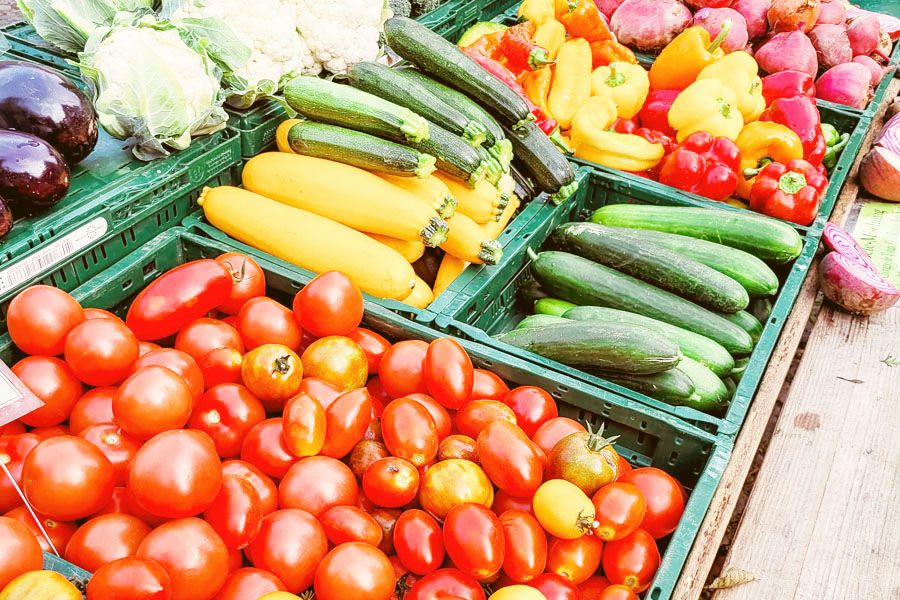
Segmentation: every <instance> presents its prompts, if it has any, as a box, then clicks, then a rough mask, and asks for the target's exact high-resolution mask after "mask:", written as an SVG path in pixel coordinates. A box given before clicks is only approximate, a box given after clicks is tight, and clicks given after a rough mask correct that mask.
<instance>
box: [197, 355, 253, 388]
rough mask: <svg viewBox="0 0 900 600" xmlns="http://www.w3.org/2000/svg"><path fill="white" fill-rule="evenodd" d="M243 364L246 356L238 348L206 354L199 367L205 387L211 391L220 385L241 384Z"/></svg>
mask: <svg viewBox="0 0 900 600" xmlns="http://www.w3.org/2000/svg"><path fill="white" fill-rule="evenodd" d="M243 362H244V355H243V354H241V352H240V351H239V350H238V349H237V348H231V347H228V346H226V347H223V348H215V349H214V350H210V351H209V352H207V353H206V354H204V355H203V358H201V359H200V361H199V363H198V365H197V366H198V367H200V373H201V374H202V375H203V385H204V386H205V387H206V388H207V389H209V388H211V387H213V386H215V385H219V384H220V383H240V382H241V365H242V364H243Z"/></svg>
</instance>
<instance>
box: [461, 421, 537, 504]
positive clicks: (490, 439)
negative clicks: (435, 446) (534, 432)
mask: <svg viewBox="0 0 900 600" xmlns="http://www.w3.org/2000/svg"><path fill="white" fill-rule="evenodd" d="M476 443H477V448H478V460H479V462H480V463H481V466H482V467H483V468H484V471H485V473H487V474H488V477H490V478H491V481H493V482H494V485H496V486H497V487H498V488H500V489H501V490H503V491H505V492H507V493H509V494H510V495H512V496H520V497H521V496H533V495H534V493H535V491H537V489H538V487H539V486H540V485H541V482H542V481H543V476H544V468H543V464H542V461H541V456H540V454H539V453H538V452H537V450H536V446H535V445H534V444H533V443H532V442H531V440H529V439H528V437H527V436H526V435H525V432H523V431H522V430H521V429H520V428H519V427H518V426H517V425H514V424H512V423H509V422H508V421H493V422H492V423H490V424H488V425H487V427H485V428H484V429H482V430H481V433H480V434H478V440H477V442H476Z"/></svg>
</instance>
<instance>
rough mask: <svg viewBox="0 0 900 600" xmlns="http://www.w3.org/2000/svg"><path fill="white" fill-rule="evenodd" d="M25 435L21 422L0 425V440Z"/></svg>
mask: <svg viewBox="0 0 900 600" xmlns="http://www.w3.org/2000/svg"><path fill="white" fill-rule="evenodd" d="M20 433H25V425H24V423H22V422H21V421H12V422H10V423H7V424H6V425H0V438H4V437H9V436H11V435H19V434H20Z"/></svg>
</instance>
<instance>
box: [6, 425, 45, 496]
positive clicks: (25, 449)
mask: <svg viewBox="0 0 900 600" xmlns="http://www.w3.org/2000/svg"><path fill="white" fill-rule="evenodd" d="M42 441H43V440H42V439H41V438H40V437H39V436H37V435H35V434H33V433H17V434H15V435H10V436H0V463H2V464H3V465H4V466H5V467H6V469H7V470H8V471H9V474H10V475H12V478H13V480H14V481H15V482H16V485H17V486H19V487H22V469H23V467H24V465H25V457H26V456H28V453H29V452H31V451H32V450H33V449H34V447H35V446H37V445H38V444H40V443H41V442H42ZM20 504H22V499H21V498H20V497H19V493H18V492H17V491H16V488H15V487H14V486H13V484H12V482H11V481H10V480H9V477H7V476H6V474H5V473H4V476H3V477H0V513H5V512H7V511H9V510H12V509H13V508H15V507H17V506H19V505H20Z"/></svg>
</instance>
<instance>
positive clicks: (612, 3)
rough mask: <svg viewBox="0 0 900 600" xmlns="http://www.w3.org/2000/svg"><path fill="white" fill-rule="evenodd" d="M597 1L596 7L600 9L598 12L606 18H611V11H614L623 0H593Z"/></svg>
mask: <svg viewBox="0 0 900 600" xmlns="http://www.w3.org/2000/svg"><path fill="white" fill-rule="evenodd" d="M594 1H595V2H596V3H597V8H599V9H600V12H602V13H603V16H604V17H606V19H607V20H609V19H611V18H612V16H613V13H614V12H616V9H617V8H619V5H620V4H622V2H624V1H625V0H594Z"/></svg>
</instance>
